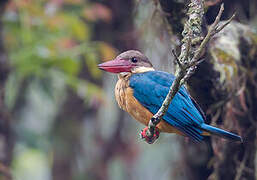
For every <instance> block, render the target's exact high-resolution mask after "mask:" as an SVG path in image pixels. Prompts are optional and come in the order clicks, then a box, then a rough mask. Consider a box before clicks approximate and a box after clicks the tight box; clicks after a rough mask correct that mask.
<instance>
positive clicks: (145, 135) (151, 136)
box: [140, 127, 160, 144]
mask: <svg viewBox="0 0 257 180" xmlns="http://www.w3.org/2000/svg"><path fill="white" fill-rule="evenodd" d="M159 135H160V131H159V129H158V128H157V127H155V129H154V133H153V134H150V133H149V132H148V127H145V128H144V129H142V130H141V133H140V137H141V138H142V139H143V140H144V141H146V142H147V143H148V144H153V143H154V142H155V141H156V140H157V139H158V138H159Z"/></svg>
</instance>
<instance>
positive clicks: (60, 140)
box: [52, 0, 136, 180]
mask: <svg viewBox="0 0 257 180" xmlns="http://www.w3.org/2000/svg"><path fill="white" fill-rule="evenodd" d="M101 2H102V1H101ZM92 3H95V1H92ZM102 3H103V4H104V5H105V6H107V7H108V8H109V9H110V10H111V13H112V20H111V22H110V23H106V22H102V21H100V22H97V23H96V24H95V26H94V30H93V32H94V34H93V39H94V40H98V41H103V42H108V43H110V44H111V45H113V46H114V47H115V48H117V49H119V50H124V49H127V48H133V47H134V46H135V44H136V43H134V41H133V40H131V34H130V33H131V31H132V30H133V24H132V11H133V4H132V2H131V1H127V2H126V3H124V2H121V1H119V0H108V1H104V2H102ZM125 19H126V20H125ZM132 42H133V43H132ZM89 72H90V71H89V70H88V67H86V65H85V64H84V65H83V68H82V72H81V74H80V77H81V78H83V79H86V80H87V81H89V82H92V83H94V84H98V85H101V84H102V82H99V80H96V79H95V78H94V77H92V75H90V73H89ZM97 111H98V107H97V106H95V107H89V106H87V105H85V103H84V100H83V99H82V98H81V97H79V96H78V95H77V94H76V93H75V92H74V91H71V90H69V91H68V96H67V97H66V100H65V102H64V103H63V106H62V107H61V108H60V111H59V113H58V116H57V118H56V122H55V125H54V129H53V137H54V139H55V140H54V161H53V169H52V177H53V180H60V179H63V180H64V179H67V180H70V179H74V178H75V177H78V176H79V175H78V174H76V172H78V170H77V169H76V167H77V165H76V153H78V152H80V151H82V150H81V148H82V147H81V140H82V139H81V138H82V133H83V124H84V121H91V120H94V121H96V120H97ZM118 117H119V120H118V123H117V124H116V126H115V127H114V130H113V134H112V137H111V138H109V139H108V140H105V139H104V138H102V137H101V135H99V133H100V132H97V131H96V132H95V134H94V135H95V137H94V136H93V135H92V138H95V142H96V144H101V147H100V149H101V151H102V152H100V154H99V156H100V157H101V158H100V159H101V160H102V161H101V162H97V161H94V162H92V163H90V166H92V168H90V169H89V170H88V171H87V170H85V172H84V173H85V175H86V177H91V178H92V179H103V180H106V179H108V173H107V167H108V163H109V160H110V159H111V158H112V157H113V156H114V155H116V154H117V153H119V152H121V151H123V153H125V152H126V149H127V148H126V147H127V146H126V143H125V142H123V141H122V138H121V133H120V132H121V131H122V128H123V120H124V118H123V114H120V115H119V116H118ZM93 124H97V123H96V122H94V123H93ZM91 125H92V124H91ZM92 128H96V129H97V127H92ZM114 139H115V140H114ZM117 149H119V150H118V151H117ZM101 153H102V154H101ZM85 158H86V157H85ZM88 158H89V157H88ZM94 167H98V168H94ZM99 167H100V168H99ZM87 168H88V167H87ZM83 177H84V178H85V176H83Z"/></svg>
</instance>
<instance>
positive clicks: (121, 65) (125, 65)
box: [98, 50, 153, 73]
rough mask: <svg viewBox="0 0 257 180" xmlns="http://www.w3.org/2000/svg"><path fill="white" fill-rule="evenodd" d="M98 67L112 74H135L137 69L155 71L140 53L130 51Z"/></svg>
mask: <svg viewBox="0 0 257 180" xmlns="http://www.w3.org/2000/svg"><path fill="white" fill-rule="evenodd" d="M98 67H99V68H100V69H102V70H104V71H108V72H111V73H122V72H130V73H133V72H135V70H136V69H140V68H145V69H153V65H152V63H151V62H150V61H149V60H148V58H147V57H146V56H145V55H144V54H142V53H141V52H139V51H136V50H129V51H126V52H123V53H121V54H120V55H118V56H117V57H116V58H115V59H114V60H111V61H107V62H105V63H102V64H99V65H98Z"/></svg>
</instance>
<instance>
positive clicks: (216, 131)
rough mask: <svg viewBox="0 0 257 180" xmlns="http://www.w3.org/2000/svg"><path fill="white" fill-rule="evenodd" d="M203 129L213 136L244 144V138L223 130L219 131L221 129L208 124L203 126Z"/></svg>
mask: <svg viewBox="0 0 257 180" xmlns="http://www.w3.org/2000/svg"><path fill="white" fill-rule="evenodd" d="M201 129H203V130H205V131H207V132H209V133H211V134H215V135H217V136H221V137H223V138H226V139H231V140H233V141H241V142H243V140H242V138H241V137H240V136H238V135H236V134H233V133H231V132H227V131H225V130H223V129H219V128H216V127H213V126H210V125H208V124H204V123H203V124H202V125H201Z"/></svg>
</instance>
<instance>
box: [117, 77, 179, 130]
mask: <svg viewBox="0 0 257 180" xmlns="http://www.w3.org/2000/svg"><path fill="white" fill-rule="evenodd" d="M115 97H116V100H117V102H118V104H119V106H120V108H122V109H123V110H125V111H127V112H128V113H129V114H130V115H131V116H132V117H133V118H134V119H136V120H137V121H139V122H140V123H142V124H144V125H145V126H147V125H148V122H149V120H150V119H151V118H152V116H153V114H152V113H151V112H150V111H148V110H147V109H146V108H145V107H144V106H142V105H141V104H140V103H139V102H138V100H137V99H136V98H135V97H134V96H133V89H132V88H130V87H129V82H128V81H127V80H126V79H119V81H118V82H117V84H116V87H115ZM157 127H158V128H159V129H160V131H161V132H167V133H177V134H180V135H182V134H183V133H181V132H180V131H178V130H177V129H175V128H174V127H173V126H171V125H170V124H168V123H167V122H165V121H163V120H161V122H160V123H159V124H158V125H157Z"/></svg>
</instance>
